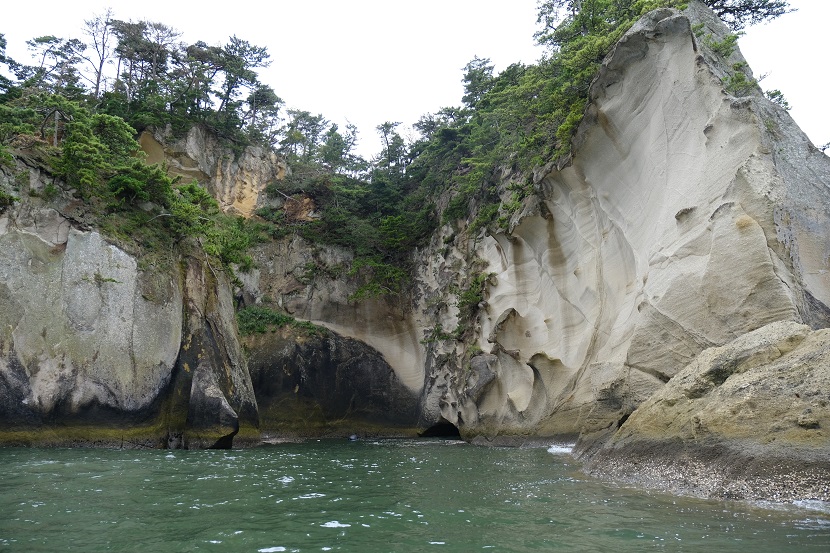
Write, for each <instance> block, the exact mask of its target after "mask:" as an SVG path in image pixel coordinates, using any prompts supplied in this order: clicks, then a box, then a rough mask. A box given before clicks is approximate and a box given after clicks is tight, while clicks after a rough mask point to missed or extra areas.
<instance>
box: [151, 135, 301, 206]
mask: <svg viewBox="0 0 830 553" xmlns="http://www.w3.org/2000/svg"><path fill="white" fill-rule="evenodd" d="M139 143H140V144H141V147H142V149H143V150H144V153H145V154H147V158H146V159H147V162H148V163H160V164H163V165H166V166H167V170H168V172H169V173H170V174H172V175H178V176H181V177H182V179H183V181H184V182H191V181H193V180H195V181H196V182H198V183H199V184H201V185H202V186H204V187H205V188H207V190H208V191H209V192H210V193H211V194H212V195H213V197H214V198H216V200H217V201H218V202H219V207H220V208H222V210H223V211H226V212H232V213H237V214H239V215H242V216H244V217H250V216H251V215H253V213H254V211H256V209H257V208H258V207H260V206H261V205H262V203H263V202H264V200H265V194H264V191H265V187H266V186H268V185H269V184H270V183H272V182H274V181H276V180H280V179H282V178H284V177H285V172H286V170H287V167H286V165H285V162H284V161H283V160H282V158H280V157H279V156H277V155H276V154H275V153H273V152H269V151H266V150H264V149H263V148H260V147H256V146H249V147H247V148H245V150H244V151H243V152H241V153H234V152H233V151H232V150H230V149H229V148H228V147H227V146H225V145H223V144H221V143H220V142H219V141H218V140H217V138H216V137H215V136H214V135H213V134H211V133H210V132H208V131H207V129H205V128H204V127H199V126H196V127H193V128H191V129H190V131H189V132H188V133H187V135H186V136H184V137H183V138H178V139H175V138H173V137H172V136H171V135H170V131H169V130H167V131H156V132H155V133H153V132H150V131H145V132H143V133H142V134H141V136H140V137H139Z"/></svg>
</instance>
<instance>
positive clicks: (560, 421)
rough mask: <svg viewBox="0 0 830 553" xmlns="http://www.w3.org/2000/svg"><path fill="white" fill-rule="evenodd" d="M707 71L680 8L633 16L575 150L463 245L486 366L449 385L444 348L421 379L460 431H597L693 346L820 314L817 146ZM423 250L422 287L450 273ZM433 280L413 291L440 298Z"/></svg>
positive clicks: (826, 286)
mask: <svg viewBox="0 0 830 553" xmlns="http://www.w3.org/2000/svg"><path fill="white" fill-rule="evenodd" d="M692 16H693V17H695V16H699V17H700V18H702V20H703V22H704V23H705V24H706V26H707V27H706V29H707V32H710V33H713V34H715V36H718V35H722V34H723V32H725V29H724V28H723V26H722V24H720V22H718V21H716V20H715V19H714V18H712V17H711V13H710V12H708V11H704V8H702V7H701V6H700V5H699V4H696V3H693V5H692ZM738 56H739V54H738V53H735V54H733V58H731V59H730V60H728V62H729V63H730V64H731V63H732V62H737V60H739V59H740V58H739V57H738ZM722 65H723V62H722V61H718V60H716V59H715V58H713V57H712V56H711V55H710V54H709V53H707V52H706V51H705V49H704V47H703V45H702V43H701V41H698V40H697V39H696V37H695V35H694V34H693V33H692V31H691V24H690V20H689V17H688V16H687V15H686V14H681V13H678V12H676V11H674V10H658V11H656V12H652V13H651V14H649V15H648V16H646V17H644V18H643V19H642V20H641V21H640V22H639V23H638V24H637V25H636V26H635V27H634V28H632V29H631V30H630V31H629V32H628V33H627V34H626V35H625V36H624V37H623V38H622V40H621V41H620V42H619V44H618V45H617V46H616V48H615V49H614V51H613V52H612V53H611V54H610V55H609V57H608V58H607V59H606V61H605V62H604V64H603V67H602V69H601V72H600V75H599V77H598V78H597V79H596V81H595V82H594V83H593V85H592V87H591V102H590V104H589V106H588V108H587V112H586V118H585V121H584V122H583V123H582V126H581V127H580V129H579V131H578V134H577V138H576V141H575V148H574V153H573V155H572V157H571V158H570V159H569V160H567V163H564V164H562V165H561V166H560V167H558V168H553V169H552V170H549V171H548V172H546V173H540V178H539V181H538V194H537V195H536V196H535V197H532V198H530V199H528V200H527V201H526V203H525V207H524V210H523V212H522V213H520V214H519V215H518V216H516V217H515V218H514V219H513V221H512V222H511V229H510V232H509V233H507V234H500V235H495V236H480V237H477V238H476V239H473V240H468V241H467V242H466V243H465V244H464V245H465V247H467V248H469V249H473V250H474V252H475V256H476V257H478V258H479V259H480V260H482V263H481V264H480V266H479V268H478V270H479V271H480V272H481V273H482V274H487V275H489V278H488V280H487V282H488V285H487V286H486V289H485V293H484V301H483V303H482V304H481V307H482V309H481V311H480V314H479V316H478V318H477V320H476V321H475V323H474V324H475V328H476V335H477V337H478V344H477V346H478V349H480V350H481V351H483V352H485V353H487V354H488V356H487V357H486V358H483V359H482V360H481V362H476V363H470V364H469V366H470V367H487V369H486V370H484V371H483V372H481V375H480V376H477V377H476V376H470V377H468V378H466V379H460V378H458V377H457V375H458V374H459V372H460V371H459V364H460V363H461V362H462V360H461V358H460V356H458V357H459V359H458V360H457V361H454V362H452V363H449V364H447V363H445V369H443V370H439V371H437V373H436V374H435V375H434V376H433V377H434V378H435V380H436V382H442V381H443V382H450V384H449V385H446V386H444V390H442V392H441V397H440V399H439V402H438V403H440V405H441V415H442V416H443V417H444V418H446V419H447V420H449V421H451V422H453V423H455V424H458V425H459V427H460V428H462V433H464V432H465V431H466V433H467V434H468V435H475V434H478V433H484V434H495V433H502V434H504V433H507V434H510V433H513V434H517V435H523V434H530V435H539V434H541V435H565V434H568V435H577V434H581V435H582V436H583V439H589V436H593V437H594V438H595V439H605V438H607V437H608V435H609V434H610V433H611V432H613V430H614V429H616V426H617V422H618V421H619V420H620V419H622V418H624V417H626V416H628V415H629V414H630V413H631V412H632V411H633V410H634V409H635V408H636V407H637V406H638V405H639V404H640V403H642V402H643V401H645V400H646V399H647V398H648V397H650V396H651V395H652V394H653V393H654V392H656V391H657V390H659V389H661V388H662V387H663V386H664V385H665V383H666V382H667V381H669V380H670V379H671V378H672V377H673V376H674V375H675V374H677V373H678V372H679V371H680V370H681V369H682V368H683V367H684V366H686V365H687V364H688V363H689V362H691V361H692V360H694V359H695V358H696V357H697V355H699V354H700V352H702V351H703V350H705V349H707V348H710V347H714V346H719V345H723V344H725V343H728V342H730V341H731V340H733V339H735V338H738V337H740V336H742V335H744V334H745V333H747V332H750V331H753V330H755V329H757V328H760V327H762V326H764V325H767V324H769V323H772V322H775V321H793V322H796V323H803V324H807V325H810V326H811V327H813V328H821V327H825V326H827V325H828V319H827V316H828V313H830V311H828V307H827V306H828V304H830V282H829V281H828V277H830V272H829V271H828V259H830V241H828V239H827V237H828V236H830V210H828V209H825V208H821V209H816V208H815V206H828V205H830V187H828V184H827V183H828V182H830V159H828V158H827V157H826V156H825V155H824V154H822V153H821V152H819V151H818V150H816V149H815V148H814V147H813V146H812V145H811V144H810V142H809V140H807V138H806V137H805V136H804V135H803V134H802V133H801V132H800V131H799V129H798V128H797V127H796V125H795V124H794V123H793V122H792V120H791V119H790V117H789V116H788V115H787V113H786V112H785V111H783V110H782V109H780V108H778V107H777V106H775V105H773V104H772V103H771V102H769V101H767V100H766V99H765V98H763V97H762V95H761V94H760V92H759V93H757V94H753V95H751V96H747V97H741V98H736V97H733V96H730V95H729V94H728V93H727V92H726V91H725V90H724V85H723V83H722V81H721V78H720V76H719V75H720V74H721V73H722V71H723V70H722V68H721V66H722ZM436 250H437V248H436V249H434V250H432V251H431V252H428V254H425V257H426V255H431V256H432V257H427V258H426V259H425V260H424V262H423V263H422V266H423V267H425V268H426V271H428V272H429V273H431V274H429V273H425V272H422V273H421V275H420V278H419V282H420V283H421V284H422V286H423V285H424V283H429V282H430V281H436V278H435V277H434V275H440V274H442V273H452V272H453V271H454V269H455V265H454V263H456V260H455V259H453V258H452V255H450V256H447V257H442V256H438V255H436V253H437V251H436ZM457 255H458V257H461V258H464V259H469V257H470V256H466V257H465V255H464V254H463V251H462V253H461V254H457ZM469 266H470V265H469V264H467V267H469ZM441 288H442V285H441V283H440V282H438V284H437V285H434V286H432V288H431V289H430V290H427V291H426V292H425V293H424V296H425V297H432V300H431V301H432V303H433V304H438V303H441V302H442V301H443V304H444V305H448V306H449V305H451V304H452V303H453V302H452V300H450V299H447V298H446V296H443V297H442V296H441ZM439 298H441V299H439ZM421 307H422V309H423V307H424V304H422V305H421ZM440 316H441V317H443V318H441V319H440V322H441V323H442V326H443V328H453V327H454V326H455V323H456V322H457V321H458V316H457V313H456V310H453V309H452V308H446V309H444V310H443V311H442V312H441V314H440ZM448 349H450V351H456V352H457V350H455V349H454V346H452V345H451V346H449V347H448ZM468 351H469V350H468ZM444 353H447V352H446V351H445V352H444ZM468 355H469V354H468ZM475 374H476V371H475V370H474V371H473V372H472V375H475ZM482 378H484V379H485V380H487V381H488V382H489V383H488V384H487V386H486V389H485V390H482V389H481V385H480V384H479V382H480V381H481V379H482Z"/></svg>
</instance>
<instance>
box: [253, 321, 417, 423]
mask: <svg viewBox="0 0 830 553" xmlns="http://www.w3.org/2000/svg"><path fill="white" fill-rule="evenodd" d="M243 343H244V345H245V347H246V348H247V349H248V351H249V352H250V355H249V359H248V367H249V369H250V371H251V379H252V380H253V384H254V390H255V391H256V398H257V402H258V404H259V413H260V429H261V431H262V433H263V438H264V439H272V438H275V439H280V438H286V437H307V436H323V435H325V436H332V435H343V436H350V435H353V434H357V435H358V436H367V435H382V436H391V435H403V436H413V435H415V434H416V433H417V429H418V423H419V420H418V417H419V413H420V409H419V407H420V405H419V394H417V393H414V392H412V391H411V390H410V389H409V388H407V387H406V386H404V385H403V384H402V383H401V382H400V380H398V378H397V376H396V374H395V372H394V371H393V370H392V368H391V367H390V366H389V364H388V363H387V362H386V360H385V359H384V358H383V356H382V355H380V354H379V353H378V352H377V351H376V350H374V349H373V348H371V347H369V346H367V345H366V344H364V343H363V342H360V341H358V340H354V339H351V338H343V337H341V336H338V335H337V334H336V333H334V332H331V331H325V330H322V329H321V330H319V331H309V330H295V329H292V328H289V327H284V328H283V329H280V330H278V331H274V332H268V333H265V334H254V335H252V336H249V337H246V338H245V339H244V340H243Z"/></svg>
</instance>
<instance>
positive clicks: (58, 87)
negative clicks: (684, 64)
mask: <svg viewBox="0 0 830 553" xmlns="http://www.w3.org/2000/svg"><path fill="white" fill-rule="evenodd" d="M705 2H706V3H707V4H708V5H709V6H710V7H711V8H712V9H713V10H714V11H715V13H717V14H718V15H719V16H721V17H722V18H723V19H724V21H726V22H727V24H729V25H730V26H731V27H732V28H733V29H735V30H738V29H741V28H743V27H744V26H746V25H751V24H755V23H758V22H761V21H766V20H768V19H771V18H774V17H778V16H780V15H782V14H784V13H786V12H787V11H789V9H790V8H789V4H788V2H786V1H785V0H705ZM665 6H678V7H682V2H681V1H680V0H539V1H538V4H537V8H538V12H537V14H538V17H537V23H538V25H539V28H538V31H537V32H536V34H535V35H534V36H535V38H536V40H537V41H538V43H539V44H541V45H543V46H545V47H546V48H547V55H546V56H545V57H544V58H543V59H542V60H540V61H539V62H538V63H536V64H532V65H524V64H518V63H517V64H513V65H510V66H508V67H507V68H505V69H504V70H502V71H501V72H500V73H498V74H497V73H495V67H494V65H493V63H492V62H491V60H490V59H489V58H486V57H478V56H476V57H474V58H473V59H472V60H470V62H469V63H467V64H466V65H465V66H464V67H463V68H460V70H461V75H462V76H461V81H462V83H463V86H464V94H463V96H462V98H460V102H461V105H459V106H448V107H444V108H441V109H440V110H438V111H436V112H435V113H430V114H425V115H424V116H422V117H421V118H420V119H419V120H418V121H417V122H415V123H414V124H413V128H414V129H415V130H416V131H417V132H418V133H419V135H420V136H419V137H417V138H416V139H412V138H409V137H407V138H405V137H404V136H402V134H401V125H402V124H401V123H400V122H397V121H386V122H384V123H382V124H380V125H378V126H377V127H376V129H375V132H377V134H378V136H379V137H380V139H381V144H382V146H381V150H380V151H379V152H378V153H377V154H376V155H375V156H373V157H372V158H371V159H369V160H367V159H363V158H362V157H360V156H359V155H357V154H356V146H357V143H358V129H357V128H356V127H355V126H354V125H351V124H347V125H346V128H345V129H343V128H341V127H340V126H338V125H337V124H335V123H332V122H331V121H330V120H328V119H327V118H326V117H325V116H324V115H323V114H319V113H313V112H310V111H307V110H303V109H300V108H297V107H291V108H287V109H286V107H285V103H284V102H283V100H282V99H281V98H280V97H279V96H278V94H277V92H276V91H275V90H274V88H272V87H271V86H270V85H269V84H267V83H264V82H262V81H261V80H260V75H259V71H260V70H261V69H263V68H265V67H268V65H269V63H270V61H271V54H270V52H268V50H267V48H266V47H263V46H257V45H254V44H251V43H250V42H248V41H246V40H244V39H241V38H239V37H237V36H236V35H233V36H230V37H229V38H228V40H227V41H226V42H225V43H224V44H214V45H209V44H207V43H205V42H203V41H196V42H194V43H192V44H185V43H183V42H182V41H181V33H179V32H178V31H177V30H176V29H174V28H172V27H170V26H168V25H165V24H163V23H160V22H155V21H144V20H142V21H123V20H119V19H117V18H116V17H115V14H113V13H112V11H109V10H108V11H106V12H105V13H103V14H99V15H95V16H93V17H91V18H90V19H88V20H86V21H85V25H84V28H83V30H82V32H83V36H84V40H81V39H76V38H61V37H56V36H52V35H44V36H39V37H35V38H33V39H31V40H30V41H28V42H27V46H28V47H29V51H30V53H31V57H32V59H31V62H30V63H29V64H26V63H22V62H21V61H20V60H12V59H10V58H9V57H7V55H6V40H5V37H4V36H3V35H2V34H0V163H8V161H9V159H10V153H9V152H10V150H9V148H11V147H12V145H13V144H15V143H18V142H20V140H21V139H22V138H23V137H26V138H27V140H28V142H34V143H37V144H40V147H42V148H44V149H45V151H47V152H48V156H49V158H50V159H51V160H52V164H53V167H54V169H55V171H56V173H57V175H58V176H60V177H62V178H63V179H64V180H65V182H66V184H67V185H68V186H69V187H71V189H72V191H73V192H74V194H75V195H76V196H77V197H78V198H79V199H81V200H83V201H86V202H88V203H90V205H93V206H98V208H97V209H99V213H100V214H101V217H102V218H103V219H102V220H108V219H107V218H108V217H112V216H114V214H120V215H119V217H121V219H120V220H121V222H122V226H124V225H126V224H124V221H125V220H129V221H132V222H131V223H130V224H129V225H126V227H127V228H131V229H133V230H134V232H135V233H136V234H140V233H142V232H149V231H148V230H147V229H154V228H155V229H157V230H159V232H164V233H167V235H168V236H169V235H172V236H174V237H175V238H176V239H177V240H184V239H187V237H194V236H196V237H198V241H199V244H201V247H203V248H204V250H205V251H207V252H208V253H209V254H210V255H214V256H216V257H218V258H219V259H221V260H222V261H224V262H226V263H243V264H244V263H246V261H245V259H246V258H245V256H244V253H243V252H244V249H245V248H246V247H247V245H248V244H250V243H251V241H253V240H255V239H258V238H257V236H260V235H261V232H260V231H261V230H262V229H260V231H251V227H250V226H249V225H248V223H245V222H240V221H239V220H235V219H234V218H232V217H223V216H222V214H221V213H219V210H218V207H217V204H216V202H215V201H213V200H212V198H210V196H209V195H208V194H207V192H206V191H205V190H204V189H202V188H200V187H198V186H197V185H195V184H192V183H179V182H176V181H175V180H174V179H171V178H170V177H169V176H167V175H166V173H165V172H164V171H163V170H162V169H161V168H158V167H149V166H146V165H144V164H143V162H141V161H140V159H139V157H137V153H138V151H139V147H138V144H137V143H136V137H137V135H138V133H139V132H140V131H142V130H143V129H145V128H158V129H163V128H169V129H171V130H172V131H173V132H174V133H184V132H186V131H187V130H188V129H190V128H191V127H192V126H194V125H202V126H204V127H206V128H208V129H210V130H211V131H212V132H213V133H215V134H216V135H217V136H218V137H220V138H222V139H223V140H225V143H226V144H228V145H229V147H231V148H232V149H233V150H235V151H236V152H241V151H242V150H243V149H244V148H245V147H247V146H249V145H257V146H260V147H264V148H270V149H273V150H275V151H277V152H279V153H281V154H282V155H283V156H284V157H285V159H286V160H287V162H288V164H289V165H290V167H291V174H290V176H289V177H287V178H286V179H285V180H284V181H281V182H277V183H273V184H272V185H271V186H270V187H269V190H270V192H271V193H272V194H274V195H275V196H277V197H280V198H288V199H289V200H286V201H291V200H290V199H291V198H294V197H297V196H300V195H302V196H305V197H307V198H310V199H312V200H313V201H314V202H315V203H316V209H317V212H318V214H319V215H320V217H319V219H317V220H314V221H286V220H285V217H284V214H283V213H282V212H281V211H279V210H273V209H265V210H261V211H260V212H259V213H258V214H259V215H260V217H261V218H262V220H263V221H265V223H264V224H266V226H267V227H268V229H269V230H268V231H267V232H268V233H270V234H271V235H272V236H278V235H283V234H285V233H288V232H295V233H298V234H300V235H302V236H304V237H305V238H307V239H309V240H313V241H318V242H325V243H329V244H336V245H341V246H344V247H348V248H351V249H352V250H353V251H354V252H355V255H356V260H355V263H354V265H353V267H352V272H353V274H355V275H356V276H359V277H361V278H364V280H365V287H363V288H361V290H362V292H361V293H363V294H376V293H387V292H389V291H393V292H394V291H396V290H398V289H399V288H400V285H401V283H402V282H403V276H404V275H405V274H406V270H407V268H408V267H409V266H410V265H409V264H410V263H411V256H410V253H411V251H412V249H413V248H414V247H416V246H418V245H419V244H422V243H423V242H424V241H425V240H427V239H428V237H429V236H430V234H431V232H432V231H433V230H434V228H435V226H436V225H437V224H438V223H439V222H440V221H443V222H444V223H449V224H452V225H456V227H457V229H458V230H466V231H468V232H473V231H477V230H479V229H481V228H482V227H489V228H490V230H491V231H496V230H497V229H498V228H499V227H504V226H505V223H506V221H507V218H508V217H509V216H510V214H511V213H513V212H514V211H515V210H516V209H518V207H519V206H520V204H521V200H522V199H523V197H524V196H525V195H526V194H528V193H529V191H530V190H531V189H532V184H531V183H530V179H529V175H530V174H531V173H532V170H533V169H534V168H535V167H538V166H540V165H542V164H545V163H548V162H551V161H555V160H557V159H560V158H563V157H564V156H567V155H569V153H570V148H571V140H572V137H573V133H574V132H575V130H576V128H577V126H578V125H579V123H580V121H581V119H582V116H583V113H584V110H585V106H586V103H587V97H588V89H589V86H590V83H591V81H592V79H593V78H594V77H595V75H596V74H597V71H598V69H599V67H600V64H601V62H602V60H603V58H604V57H605V56H606V55H607V54H608V52H609V51H610V50H611V48H612V47H613V45H614V44H615V43H616V42H617V41H618V40H619V38H620V37H621V36H622V35H623V33H625V32H626V31H627V30H628V29H629V28H630V26H631V25H632V24H633V23H634V22H635V21H636V20H637V18H638V17H640V16H641V15H642V14H643V13H645V12H646V11H648V10H651V9H654V8H658V7H665ZM733 47H734V41H732V42H730V43H726V42H724V43H723V44H718V45H713V49H714V50H716V51H719V49H722V50H724V51H726V50H728V49H731V48H733ZM725 57H726V56H725ZM739 69H740V68H738V69H736V71H735V74H734V75H731V76H730V79H731V81H730V82H728V83H725V87H726V89H727V90H733V91H737V90H744V89H747V87H749V88H751V86H752V85H753V82H750V80H749V78H748V77H746V76H745V75H744V74H743V72H742V71H740V70H739ZM505 175H508V176H510V178H509V179H508V180H507V182H508V184H507V185H506V189H505V184H504V182H505V179H504V177H505ZM505 197H507V198H508V199H506V200H505ZM4 201H5V203H4V206H5V205H7V204H8V199H6V200H4ZM295 201H296V198H295ZM142 203H144V204H146V203H150V204H153V205H154V206H155V207H154V208H153V209H154V210H155V211H152V210H151V211H150V212H148V211H146V210H144V209H143V208H139V204H142ZM439 206H440V208H439ZM145 207H146V206H145ZM246 225H248V226H246ZM268 225H270V226H268ZM105 226H106V225H105ZM114 232H123V229H122V230H120V231H119V230H116V231H114ZM257 233H259V234H257ZM146 236H149V235H146ZM146 239H147V240H150V238H146Z"/></svg>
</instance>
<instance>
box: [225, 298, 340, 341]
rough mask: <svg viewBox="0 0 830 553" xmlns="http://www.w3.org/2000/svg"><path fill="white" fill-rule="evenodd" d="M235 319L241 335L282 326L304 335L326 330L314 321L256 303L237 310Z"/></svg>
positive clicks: (260, 332)
mask: <svg viewBox="0 0 830 553" xmlns="http://www.w3.org/2000/svg"><path fill="white" fill-rule="evenodd" d="M236 320H237V324H238V325H239V333H240V334H242V335H243V336H247V335H250V334H264V333H265V332H267V331H269V330H276V329H278V328H282V327H284V326H291V327H293V328H296V329H298V330H301V331H302V332H304V333H305V334H306V335H314V334H320V333H324V332H325V331H326V329H325V328H323V327H321V326H317V325H315V324H314V323H311V322H308V321H298V320H297V319H295V318H294V317H292V316H291V315H288V314H286V313H281V312H279V311H275V310H274V309H271V308H270V307H262V306H258V305H254V306H250V307H245V308H243V309H240V310H239V311H237V312H236Z"/></svg>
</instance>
